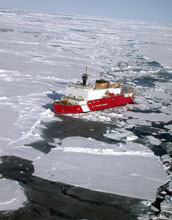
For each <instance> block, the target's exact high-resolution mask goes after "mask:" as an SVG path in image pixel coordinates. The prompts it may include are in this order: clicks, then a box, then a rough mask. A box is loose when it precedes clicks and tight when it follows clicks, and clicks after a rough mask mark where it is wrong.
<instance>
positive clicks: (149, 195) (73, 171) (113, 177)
mask: <svg viewBox="0 0 172 220" xmlns="http://www.w3.org/2000/svg"><path fill="white" fill-rule="evenodd" d="M33 164H34V169H35V172H34V175H35V176H38V177H41V178H45V179H48V180H52V181H57V182H63V183H68V184H71V185H74V186H78V187H84V188H88V189H92V190H96V191H101V192H107V193H114V194H120V195H125V196H130V197H135V198H140V199H146V200H150V201H152V202H153V201H154V200H155V198H156V191H157V188H158V187H159V186H160V185H162V184H165V183H166V182H167V181H168V178H167V176H166V174H165V172H164V170H163V168H162V167H161V165H160V163H159V161H158V160H157V159H156V157H155V156H153V155H151V156H150V154H149V155H148V156H145V155H144V156H141V155H139V156H138V155H137V156H135V155H132V154H131V155H125V154H124V155H120V156H119V155H118V156H114V155H101V154H91V153H76V152H63V151H61V150H58V149H53V150H52V151H51V152H50V153H49V154H48V155H44V156H43V157H42V158H40V159H38V160H36V161H35V162H34V163H33ZM150 167H151V169H150ZM147 186H149V187H147Z"/></svg>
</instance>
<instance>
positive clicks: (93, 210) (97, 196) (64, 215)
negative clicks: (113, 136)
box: [0, 116, 148, 220]
mask: <svg viewBox="0 0 172 220" xmlns="http://www.w3.org/2000/svg"><path fill="white" fill-rule="evenodd" d="M61 119H62V121H55V122H51V123H45V124H44V125H45V126H46V128H45V129H43V131H42V137H43V138H44V140H43V141H40V142H34V143H31V144H29V146H32V147H33V148H35V149H37V150H40V151H41V152H44V153H45V154H47V153H49V152H50V151H51V149H52V148H54V147H55V146H54V145H53V143H52V144H49V143H48V142H49V141H51V142H52V141H53V138H59V139H60V140H62V139H63V138H65V137H71V136H81V137H92V138H94V139H96V140H101V141H104V142H107V143H112V142H113V141H112V140H110V139H108V138H106V137H104V136H103V134H104V133H106V130H107V129H112V128H115V126H114V125H111V124H105V123H101V122H90V121H85V120H82V119H76V118H72V117H65V116H61ZM1 160H2V163H1V164H0V173H1V174H2V176H3V177H5V178H8V179H12V180H16V181H18V182H19V184H20V185H21V186H22V187H23V188H24V191H25V194H26V196H27V198H28V202H27V203H26V204H25V207H24V208H20V209H19V210H17V211H14V212H8V213H4V212H1V213H0V219H1V220H6V219H10V220H23V219H25V220H30V219H32V220H34V219H35V220H37V219H38V220H42V219H43V220H44V219H45V220H63V219H64V220H66V219H69V220H70V219H76V220H79V219H88V220H115V219H116V220H120V219H121V220H125V219H126V220H134V219H137V216H139V215H140V214H141V213H146V212H147V211H148V209H147V208H146V207H144V206H143V205H142V204H141V203H140V202H141V200H139V199H134V198H128V197H124V196H119V195H112V194H107V193H100V192H95V191H91V190H88V189H83V188H79V187H74V186H71V185H67V184H65V183H60V182H52V181H48V180H45V179H42V178H39V177H36V176H34V175H33V172H34V166H33V164H32V161H29V160H25V159H22V158H19V157H15V156H3V157H1Z"/></svg>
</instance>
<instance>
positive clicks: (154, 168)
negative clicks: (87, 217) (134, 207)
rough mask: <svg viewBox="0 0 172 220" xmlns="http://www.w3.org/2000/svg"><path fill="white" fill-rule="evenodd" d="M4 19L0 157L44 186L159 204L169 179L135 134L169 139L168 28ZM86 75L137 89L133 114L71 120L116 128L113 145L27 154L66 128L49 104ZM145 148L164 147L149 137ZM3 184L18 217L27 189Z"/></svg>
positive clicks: (0, 29) (27, 16)
mask: <svg viewBox="0 0 172 220" xmlns="http://www.w3.org/2000/svg"><path fill="white" fill-rule="evenodd" d="M0 16H1V20H0V111H1V114H0V120H1V125H0V155H1V156H3V155H15V156H18V157H21V158H25V159H28V160H32V161H33V164H34V168H35V173H34V175H37V176H40V177H42V178H47V179H51V180H53V181H62V182H66V183H69V184H73V185H78V186H82V187H86V188H90V189H94V190H98V191H104V192H111V193H117V194H121V195H128V196H131V197H137V198H142V199H148V200H151V201H153V200H155V197H156V192H157V188H158V187H159V186H160V185H163V184H165V183H166V182H167V181H168V177H167V176H166V173H165V170H164V169H163V168H162V166H161V163H160V161H159V160H158V158H157V156H155V155H154V154H153V152H151V151H150V150H149V149H148V146H147V145H145V146H144V144H143V143H140V142H143V140H142V139H141V138H140V137H138V136H137V134H136V133H134V132H133V130H131V129H132V128H133V129H134V128H136V129H137V128H138V129H139V127H140V126H143V127H144V128H145V127H146V128H148V127H151V126H152V123H164V128H165V130H163V132H166V130H169V131H171V130H172V128H171V118H172V110H171V104H170V102H171V99H172V93H171V92H172V87H171V84H172V82H171V80H172V78H170V74H171V73H172V71H171V69H170V68H172V61H171V58H170V59H169V57H172V39H171V35H172V27H171V26H170V25H159V24H149V23H140V22H136V21H125V20H111V19H106V20H105V19H103V20H102V19H99V18H96V19H95V18H91V17H82V16H68V15H58V14H46V16H45V14H43V13H34V12H24V11H23V12H22V13H19V11H15V10H4V9H3V10H0ZM66 18H67V19H66ZM162 35H163V37H162ZM167 48H168V50H167ZM85 66H88V70H89V72H90V73H91V74H90V81H94V80H95V79H96V78H97V77H100V75H99V74H97V72H101V74H102V77H105V78H106V79H110V80H118V81H122V82H124V83H127V84H128V86H133V87H135V89H136V104H134V105H130V106H127V107H126V106H124V107H119V108H116V109H110V110H105V111H101V112H95V113H88V114H84V115H77V116H72V115H71V117H79V118H81V119H82V120H88V121H89V120H90V121H94V120H95V121H96V120H97V121H102V122H103V123H105V124H107V123H111V125H114V129H113V131H110V132H109V133H108V132H107V133H105V134H104V136H106V137H107V138H109V139H112V140H114V141H117V143H113V144H107V143H106V144H105V143H104V142H103V141H102V142H100V141H99V142H98V141H95V140H94V139H84V138H83V137H77V138H75V139H72V138H71V137H68V138H66V139H64V140H59V139H54V144H55V146H56V148H55V149H52V150H51V151H50V152H49V153H48V154H47V155H44V153H43V152H40V151H38V150H36V149H34V148H32V147H28V146H27V147H26V146H25V145H26V144H29V143H31V142H34V141H37V140H42V139H43V137H42V129H44V123H45V122H52V121H54V120H55V121H58V120H59V121H60V120H62V119H60V118H58V117H54V115H53V113H52V112H51V110H50V109H51V102H52V101H53V99H55V98H60V97H61V96H62V95H63V94H64V93H65V87H66V85H67V84H68V82H69V81H77V80H80V78H81V73H82V72H83V71H84V69H85ZM157 110H158V112H157ZM161 130H162V128H161ZM161 130H160V132H161ZM146 140H147V141H148V142H149V143H151V144H154V145H156V146H158V145H159V144H160V143H161V141H162V140H158V139H157V138H156V137H154V136H151V135H150V134H149V135H147V137H146ZM139 141H140V142H139ZM60 142H61V145H60ZM137 142H138V143H137ZM45 164H46V167H45ZM45 168H46V169H45ZM0 181H1V183H3V184H0V187H1V188H0V191H1V192H3V194H1V195H3V196H1V198H2V199H3V200H0V209H1V210H8V209H17V208H19V207H20V206H21V205H22V204H23V202H25V201H26V197H25V196H24V193H23V191H22V189H21V187H20V186H19V185H18V184H17V183H16V182H15V181H12V180H7V179H3V178H2V179H1V180H0ZM4 185H5V190H3V189H4V187H3V186H4ZM147 185H149V187H147Z"/></svg>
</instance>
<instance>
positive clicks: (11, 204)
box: [0, 178, 27, 211]
mask: <svg viewBox="0 0 172 220" xmlns="http://www.w3.org/2000/svg"><path fill="white" fill-rule="evenodd" d="M0 186H1V188H0V195H1V196H0V211H9V210H16V209H18V208H20V207H22V206H24V202H26V201H27V197H26V196H25V194H24V192H23V190H22V188H21V186H20V185H19V184H18V183H17V182H16V181H12V180H8V179H5V178H2V179H0Z"/></svg>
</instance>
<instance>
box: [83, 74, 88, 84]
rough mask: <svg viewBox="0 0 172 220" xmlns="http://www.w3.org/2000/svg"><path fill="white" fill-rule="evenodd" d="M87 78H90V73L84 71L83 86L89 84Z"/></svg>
mask: <svg viewBox="0 0 172 220" xmlns="http://www.w3.org/2000/svg"><path fill="white" fill-rule="evenodd" d="M87 79H88V75H87V73H84V74H83V75H82V85H83V86H86V84H87Z"/></svg>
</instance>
